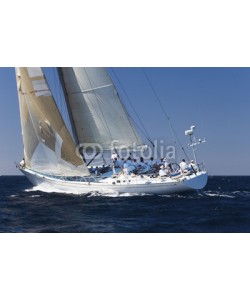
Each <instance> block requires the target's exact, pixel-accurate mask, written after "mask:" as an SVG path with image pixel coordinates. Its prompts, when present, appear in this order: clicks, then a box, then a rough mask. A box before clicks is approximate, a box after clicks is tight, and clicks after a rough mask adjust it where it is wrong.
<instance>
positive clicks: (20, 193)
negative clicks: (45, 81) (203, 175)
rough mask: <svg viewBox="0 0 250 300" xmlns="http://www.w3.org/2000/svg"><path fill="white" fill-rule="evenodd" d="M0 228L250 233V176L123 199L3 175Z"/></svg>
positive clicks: (16, 230) (37, 230)
mask: <svg viewBox="0 0 250 300" xmlns="http://www.w3.org/2000/svg"><path fill="white" fill-rule="evenodd" d="M0 232H8V233H11V232H47V233H49V232H62V233H67V232H70V233H77V232H93V233H94V232H99V233H103V232H118V233H123V232H124V233H132V232H136V233H151V232H154V233H157V232H173V233H183V232H199V233H208V232H211V233H214V232H222V233H224V232H250V176H249V177H248V176H244V177H238V176H237V177H236V176H235V177H221V176H215V177H209V181H208V184H207V186H206V188H205V189H204V190H203V191H201V192H188V193H185V194H176V195H165V196H164V195H163V196H152V195H144V196H138V195H129V194H124V195H121V196H119V197H114V196H113V197H111V196H101V195H98V194H88V195H84V196H83V195H65V194H55V193H45V192H41V191H38V190H37V189H36V188H33V187H32V185H31V184H30V183H29V182H28V180H27V179H26V178H25V177H24V176H1V177H0Z"/></svg>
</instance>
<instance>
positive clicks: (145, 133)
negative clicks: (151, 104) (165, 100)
mask: <svg viewBox="0 0 250 300" xmlns="http://www.w3.org/2000/svg"><path fill="white" fill-rule="evenodd" d="M111 70H112V73H113V74H114V76H115V78H116V80H117V81H118V83H119V85H120V87H121V89H122V91H123V93H124V95H125V96H126V98H127V99H128V102H129V104H130V106H131V107H132V109H133V111H134V113H135V115H136V117H137V118H138V121H139V122H140V124H141V126H142V128H143V130H144V133H143V134H144V136H145V137H146V138H147V140H148V141H149V142H150V143H151V144H152V146H153V147H155V145H154V143H153V141H152V139H151V138H150V135H149V133H148V131H147V129H146V128H145V126H144V124H143V122H142V120H141V118H140V116H139V114H138V113H137V111H136V109H135V107H134V105H133V103H132V101H131V99H130V98H129V96H128V94H127V93H126V91H125V89H124V87H123V85H122V84H121V82H120V80H119V78H118V76H117V74H116V72H115V70H114V68H111ZM134 122H135V121H134ZM137 126H138V124H137Z"/></svg>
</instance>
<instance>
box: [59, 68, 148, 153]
mask: <svg viewBox="0 0 250 300" xmlns="http://www.w3.org/2000/svg"><path fill="white" fill-rule="evenodd" d="M58 72H59V77H60V80H61V83H62V85H63V87H64V93H65V98H66V102H67V105H68V109H69V114H70V116H71V123H72V127H73V132H74V133H75V139H76V141H77V142H78V143H80V144H83V146H84V147H85V149H86V148H87V147H88V146H92V147H94V146H95V145H96V144H98V145H100V146H101V149H103V150H112V149H121V148H135V147H138V146H140V145H142V142H141V139H140V137H139V135H138V134H137V132H136V130H135V128H134V126H133V124H132V120H131V119H130V117H129V115H128V113H127V111H126V109H125V107H124V105H123V104H122V102H121V101H120V98H119V95H118V93H117V90H116V88H115V86H114V84H113V82H112V80H111V78H110V76H109V74H108V73H107V71H106V69H105V68H58Z"/></svg>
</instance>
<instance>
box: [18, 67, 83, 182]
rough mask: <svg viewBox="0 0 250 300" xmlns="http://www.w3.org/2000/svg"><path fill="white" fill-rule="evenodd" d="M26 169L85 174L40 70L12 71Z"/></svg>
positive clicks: (60, 173)
mask: <svg viewBox="0 0 250 300" xmlns="http://www.w3.org/2000/svg"><path fill="white" fill-rule="evenodd" d="M16 77H17V87H18V95H19V106H20V116H21V125H22V135H23V143H24V156H25V162H26V166H27V167H28V168H31V169H33V170H36V171H41V172H46V173H52V174H58V175H68V176H72V175H73V176H74V175H83V176H87V175H89V171H88V169H87V167H86V166H84V164H83V161H82V159H81V158H80V157H79V156H78V155H77V152H76V146H75V143H74V142H73V140H72V138H71V136H70V134H69V132H68V129H67V127H66V125H65V123H64V121H63V119H62V117H61V114H60V112H59V110H58V108H57V106H56V103H55V101H54V98H53V96H52V94H51V91H50V89H49V87H48V84H47V82H46V79H45V76H44V74H43V72H42V69H41V68H16Z"/></svg>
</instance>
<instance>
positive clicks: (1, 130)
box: [0, 67, 250, 175]
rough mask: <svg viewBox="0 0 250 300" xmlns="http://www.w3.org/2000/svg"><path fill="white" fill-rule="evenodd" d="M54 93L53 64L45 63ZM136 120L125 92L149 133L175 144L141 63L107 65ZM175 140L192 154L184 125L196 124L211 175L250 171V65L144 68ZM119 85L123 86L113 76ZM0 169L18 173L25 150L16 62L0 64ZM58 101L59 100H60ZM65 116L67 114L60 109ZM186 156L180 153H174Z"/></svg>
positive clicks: (201, 152)
mask: <svg viewBox="0 0 250 300" xmlns="http://www.w3.org/2000/svg"><path fill="white" fill-rule="evenodd" d="M44 71H45V74H46V75H47V77H48V81H49V83H50V85H51V88H52V89H53V90H54V93H55V97H56V99H58V96H57V94H56V91H57V90H55V77H54V76H55V69H54V68H44ZM108 71H109V73H110V75H111V76H112V78H113V81H114V83H115V85H116V86H117V89H118V92H119V93H120V95H121V97H122V99H123V101H124V103H125V105H126V106H127V108H128V110H129V112H130V114H131V115H132V116H133V118H134V119H135V121H136V122H137V123H138V120H137V119H136V116H135V113H134V111H133V110H131V106H130V103H129V101H128V99H127V98H126V95H125V94H124V90H125V92H126V94H127V95H128V96H129V99H130V101H132V103H133V106H134V107H135V109H136V111H137V113H138V115H139V116H140V119H141V120H142V121H143V124H144V126H145V127H146V129H147V131H148V133H149V135H150V137H151V138H152V139H153V140H155V139H157V140H160V139H163V140H165V141H166V142H167V144H173V138H172V135H171V130H170V127H169V124H168V121H167V119H166V117H165V115H164V113H163V112H162V109H161V106H160V105H159V102H158V100H157V99H156V97H155V95H154V93H153V91H152V88H151V86H150V84H149V83H148V81H147V79H146V77H145V74H144V72H143V70H142V68H128V67H127V68H118V67H116V68H108ZM144 71H145V72H146V74H147V76H148V78H149V79H150V82H151V84H152V86H153V88H154V90H155V92H156V93H157V96H158V98H159V99H160V101H161V103H162V105H163V106H164V109H165V112H166V113H167V115H168V116H169V117H170V119H171V123H172V125H173V127H174V129H175V131H176V133H177V135H178V138H179V140H180V141H181V143H182V145H183V146H184V147H185V149H186V151H187V153H188V155H189V156H190V158H191V156H192V155H191V149H190V147H188V146H187V145H188V143H189V141H188V139H187V137H186V136H185V135H184V131H185V130H187V129H189V128H190V126H191V125H195V126H196V137H197V138H206V143H204V144H202V145H201V146H200V147H199V149H198V151H197V157H198V160H199V161H200V162H204V163H205V165H206V167H207V170H208V172H209V174H210V175H250V171H249V167H250V160H249V149H250V138H249V134H248V131H249V125H250V124H249V123H250V121H249V112H250V68H144ZM117 78H119V82H120V83H121V85H122V88H121V86H120V84H119V82H118V81H117ZM0 99H1V100H0V101H1V111H0V136H1V147H0V157H1V159H0V163H1V166H0V174H1V175H12V174H19V172H18V170H16V168H15V162H18V161H20V159H21V158H22V156H23V145H22V138H21V127H20V117H19V106H18V98H17V91H16V82H15V71H14V68H0ZM60 105H61V106H62V104H59V106H60ZM64 116H66V114H64ZM181 158H184V155H183V153H179V156H178V159H179V160H180V159H181Z"/></svg>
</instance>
